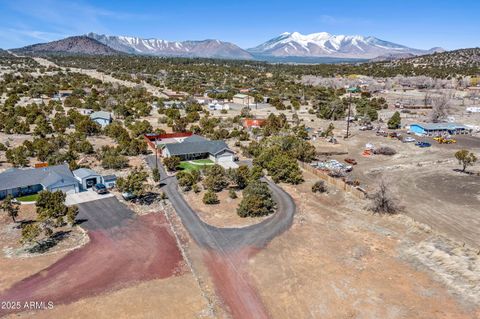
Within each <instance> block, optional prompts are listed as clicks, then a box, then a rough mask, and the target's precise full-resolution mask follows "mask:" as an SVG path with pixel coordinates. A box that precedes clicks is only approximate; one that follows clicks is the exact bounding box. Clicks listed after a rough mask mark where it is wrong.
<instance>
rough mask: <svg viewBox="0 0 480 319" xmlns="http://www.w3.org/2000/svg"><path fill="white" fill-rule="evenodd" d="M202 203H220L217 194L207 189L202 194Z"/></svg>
mask: <svg viewBox="0 0 480 319" xmlns="http://www.w3.org/2000/svg"><path fill="white" fill-rule="evenodd" d="M202 201H203V203H204V204H206V205H215V204H218V203H220V201H219V200H218V196H217V194H215V193H214V192H213V191H211V190H208V191H207V192H206V193H205V195H203V200H202Z"/></svg>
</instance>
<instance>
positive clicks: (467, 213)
mask: <svg viewBox="0 0 480 319" xmlns="http://www.w3.org/2000/svg"><path fill="white" fill-rule="evenodd" d="M414 137H415V136H414ZM455 138H456V140H457V143H455V144H449V145H445V144H443V145H440V144H438V143H437V142H435V141H433V140H431V139H427V140H429V141H430V142H431V143H432V146H431V147H429V148H423V149H422V148H418V147H416V146H415V145H413V143H402V142H400V141H398V140H396V139H389V138H385V137H379V136H376V135H375V133H373V132H363V133H362V134H356V135H354V136H353V137H352V138H351V139H349V140H348V141H340V143H341V144H342V146H343V147H344V148H345V149H346V150H347V151H348V155H335V156H332V157H333V158H335V159H337V160H339V161H343V159H344V158H345V157H353V158H355V159H356V160H357V162H358V165H356V166H355V167H354V169H353V172H352V173H351V175H352V176H353V177H354V178H356V179H358V180H359V181H360V183H361V184H362V186H363V187H364V188H366V189H367V190H370V191H374V190H375V188H376V185H377V183H378V181H379V180H380V179H381V178H383V179H385V180H386V181H387V182H388V183H389V184H390V185H391V188H392V191H393V192H394V194H395V195H396V197H398V198H399V199H400V204H401V205H402V206H404V208H405V209H404V213H405V214H407V215H409V216H411V217H413V218H414V219H416V220H418V221H420V222H422V223H425V224H427V225H429V226H431V227H432V228H433V229H436V230H439V231H441V232H443V233H445V234H446V235H447V236H452V237H453V238H455V239H457V240H459V241H462V242H466V243H468V244H470V245H472V246H473V247H479V246H480V233H479V229H480V228H479V227H478V226H479V223H480V213H479V210H478V209H477V207H479V206H478V205H480V178H479V177H478V176H469V175H466V174H463V173H460V172H458V171H456V170H458V168H459V165H458V163H457V161H456V159H455V158H454V156H453V155H454V153H455V152H456V151H457V150H459V149H462V148H468V149H470V150H474V151H475V150H477V152H478V151H480V138H477V137H471V136H457V137H455ZM422 140H423V139H422ZM366 143H373V144H374V145H375V146H381V145H387V146H390V147H393V148H394V149H395V150H396V151H397V154H396V155H394V156H390V157H389V156H383V155H372V156H368V157H364V156H361V153H362V152H363V149H364V147H365V144H366ZM471 170H472V171H478V169H477V168H476V167H473V168H471Z"/></svg>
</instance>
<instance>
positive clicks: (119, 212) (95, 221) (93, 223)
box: [77, 197, 134, 230]
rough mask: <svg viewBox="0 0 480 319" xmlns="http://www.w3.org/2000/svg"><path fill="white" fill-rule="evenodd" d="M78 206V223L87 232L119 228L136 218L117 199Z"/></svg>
mask: <svg viewBox="0 0 480 319" xmlns="http://www.w3.org/2000/svg"><path fill="white" fill-rule="evenodd" d="M77 206H78V209H79V213H78V215H77V221H78V222H79V223H80V226H81V227H82V228H84V229H86V230H97V229H110V228H114V227H119V226H121V225H122V224H124V223H126V222H128V221H131V220H132V219H133V217H134V212H132V211H131V210H130V209H129V208H128V207H127V206H125V205H124V204H122V203H120V202H119V201H118V199H117V198H115V197H107V198H102V199H98V200H94V201H89V202H84V203H80V204H78V205H77Z"/></svg>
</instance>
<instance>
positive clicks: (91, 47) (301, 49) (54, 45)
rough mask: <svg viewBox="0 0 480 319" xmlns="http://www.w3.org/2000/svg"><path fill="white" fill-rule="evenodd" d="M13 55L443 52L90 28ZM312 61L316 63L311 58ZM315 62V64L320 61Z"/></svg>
mask: <svg viewBox="0 0 480 319" xmlns="http://www.w3.org/2000/svg"><path fill="white" fill-rule="evenodd" d="M12 51H13V52H18V53H26V54H33V53H73V54H100V55H112V54H125V53H126V54H143V55H154V56H164V57H188V58H193V57H199V58H220V59H241V60H259V61H271V62H282V61H287V63H295V61H296V60H298V61H299V63H302V61H316V60H319V61H321V60H324V59H331V60H332V61H335V60H339V61H340V62H341V60H342V59H343V60H345V61H347V60H354V61H356V60H358V61H367V60H373V61H381V60H396V59H404V58H409V57H414V56H421V55H426V54H431V53H434V52H444V50H443V49H442V48H438V47H436V48H432V49H430V50H421V49H414V48H409V47H407V46H404V45H400V44H396V43H393V42H388V41H384V40H380V39H378V38H375V37H372V36H368V37H365V36H361V35H332V34H330V33H327V32H318V33H312V34H306V35H304V34H301V33H299V32H284V33H282V34H280V35H279V36H277V37H275V38H272V39H270V40H268V41H266V42H264V43H262V44H260V45H258V46H256V47H253V48H250V49H242V48H240V47H239V46H237V45H235V44H234V43H231V42H225V41H220V40H216V39H206V40H197V41H192V40H187V41H167V40H161V39H156V38H148V39H145V38H141V37H134V36H116V35H105V34H96V33H93V32H90V33H88V34H86V35H82V36H73V37H68V38H65V39H62V40H57V41H52V42H48V43H39V44H33V45H29V46H25V47H23V48H18V49H13V50H12ZM313 63H318V62H313ZM320 63H321V62H320Z"/></svg>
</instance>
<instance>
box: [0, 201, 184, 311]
mask: <svg viewBox="0 0 480 319" xmlns="http://www.w3.org/2000/svg"><path fill="white" fill-rule="evenodd" d="M79 207H80V214H79V218H80V219H86V221H85V222H83V223H82V224H81V226H82V227H84V228H86V229H87V230H88V236H89V238H90V241H89V242H88V243H87V244H86V245H85V246H83V247H81V248H78V249H75V250H73V251H71V252H70V253H68V254H67V255H66V256H65V257H63V258H61V259H59V260H58V261H57V262H55V263H54V264H52V265H51V266H49V267H47V268H45V269H43V270H42V271H40V272H38V273H36V274H34V275H32V276H30V277H27V278H25V279H23V280H21V281H19V282H17V283H15V284H14V285H12V286H11V287H10V288H8V289H7V290H5V291H0V300H10V301H13V300H15V301H18V302H20V303H21V304H22V305H23V304H24V303H25V302H31V301H37V302H40V301H45V302H47V301H50V302H52V303H53V304H54V305H55V306H57V305H59V304H67V303H71V302H74V301H77V300H80V299H82V298H87V297H91V296H95V295H97V294H101V293H104V292H109V291H112V290H116V289H121V288H124V287H126V286H127V285H131V284H135V283H138V282H140V281H149V280H154V279H160V278H167V277H170V276H176V275H181V274H182V273H183V272H184V271H185V268H184V267H183V257H182V254H181V252H180V250H179V248H178V246H177V242H176V240H175V236H174V234H173V233H172V231H171V228H170V226H169V224H168V222H167V220H166V218H165V216H164V215H163V214H161V213H156V214H155V213H153V214H147V215H143V216H135V215H134V213H133V212H132V211H130V210H128V209H127V208H126V207H125V206H124V205H122V204H121V203H120V202H118V201H117V200H116V199H115V198H114V197H111V198H106V199H101V200H96V201H92V202H88V203H83V204H80V205H79ZM23 310H26V309H23V308H19V309H11V310H6V309H0V317H2V316H4V315H6V314H8V313H11V312H21V311H23Z"/></svg>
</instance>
